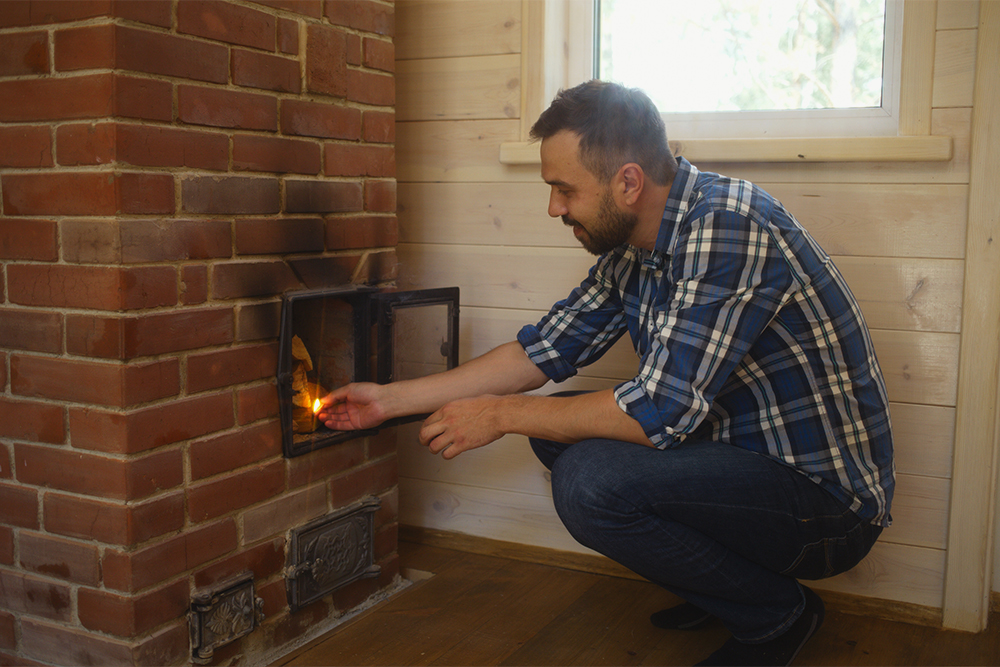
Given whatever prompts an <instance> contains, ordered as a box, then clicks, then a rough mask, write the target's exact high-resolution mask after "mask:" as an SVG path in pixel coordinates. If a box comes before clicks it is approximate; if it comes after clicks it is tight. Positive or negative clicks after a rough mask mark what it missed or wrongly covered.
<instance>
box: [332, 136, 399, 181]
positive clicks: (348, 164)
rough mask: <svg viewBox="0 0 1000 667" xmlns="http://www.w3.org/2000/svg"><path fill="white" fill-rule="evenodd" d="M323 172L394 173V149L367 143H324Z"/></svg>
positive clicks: (364, 174) (389, 175)
mask: <svg viewBox="0 0 1000 667" xmlns="http://www.w3.org/2000/svg"><path fill="white" fill-rule="evenodd" d="M323 173H324V174H326V175H327V176H375V177H392V176H395V175H396V151H395V150H394V149H393V147H392V146H384V145H378V146H371V145H368V144H326V145H325V146H324V147H323Z"/></svg>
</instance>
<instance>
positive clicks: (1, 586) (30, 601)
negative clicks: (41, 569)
mask: <svg viewBox="0 0 1000 667" xmlns="http://www.w3.org/2000/svg"><path fill="white" fill-rule="evenodd" d="M0 591H3V602H4V607H5V608H6V609H7V611H11V612H14V614H31V615H32V616H41V617H42V618H50V619H52V620H55V621H69V620H70V614H71V613H72V609H71V604H72V601H71V599H70V589H69V586H66V585H63V584H60V583H54V582H52V581H49V580H46V579H40V578H38V577H35V576H32V575H30V574H22V573H20V572H9V571H5V570H0ZM27 622H28V620H27V619H25V618H23V617H22V618H21V629H22V635H21V639H22V641H23V640H24V634H23V632H24V625H25V623H27ZM63 664H66V663H63Z"/></svg>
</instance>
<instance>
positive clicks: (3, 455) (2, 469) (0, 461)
mask: <svg viewBox="0 0 1000 667" xmlns="http://www.w3.org/2000/svg"><path fill="white" fill-rule="evenodd" d="M0 361H2V360H0ZM10 461H11V457H10V447H9V446H8V445H6V444H4V443H3V442H0V479H13V477H14V471H13V470H11V467H10Z"/></svg>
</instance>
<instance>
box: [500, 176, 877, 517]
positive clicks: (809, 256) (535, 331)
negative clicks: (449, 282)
mask: <svg viewBox="0 0 1000 667" xmlns="http://www.w3.org/2000/svg"><path fill="white" fill-rule="evenodd" d="M678 162H679V169H678V172H677V175H676V176H675V178H674V183H673V186H672V188H671V190H670V196H669V199H668V201H667V205H666V208H665V209H664V212H663V221H662V223H661V225H660V230H659V235H658V237H657V240H656V250H654V251H653V252H650V251H647V250H644V249H639V248H635V247H633V246H631V245H622V246H619V247H618V248H616V249H615V250H613V251H611V252H609V253H607V254H605V255H603V256H601V257H600V258H599V259H598V261H597V263H596V264H595V265H594V266H593V268H591V270H590V274H589V276H588V277H587V279H586V280H584V281H583V283H581V285H580V286H579V287H578V288H576V289H575V290H574V291H573V292H572V293H571V294H570V295H569V297H568V298H567V299H565V300H563V301H560V302H559V303H557V304H555V305H554V306H553V307H552V310H551V311H550V312H549V313H548V314H547V315H546V316H545V317H544V318H542V320H541V321H540V322H539V323H538V324H537V325H535V326H531V325H528V326H525V327H524V328H523V329H521V331H520V332H519V333H518V340H519V341H520V342H521V345H522V346H523V347H524V349H525V352H526V353H527V354H528V356H529V358H530V359H531V360H532V361H533V362H534V363H535V364H536V365H537V366H538V367H539V368H540V369H541V370H542V371H543V372H545V374H546V375H547V376H548V377H549V378H551V379H552V380H555V381H557V382H558V381H562V380H564V379H566V378H568V377H571V376H573V375H575V374H576V370H577V368H579V367H582V366H586V365H587V364H590V363H592V362H594V361H596V360H597V359H599V358H600V357H601V355H602V354H604V352H605V351H607V349H608V348H609V347H610V346H611V345H612V344H613V343H614V342H615V341H617V340H618V338H620V337H621V336H622V334H624V333H625V332H626V331H627V332H628V334H629V336H630V337H631V338H632V344H633V346H634V347H635V350H636V354H637V355H638V357H639V360H640V361H639V370H638V373H637V375H636V376H635V377H634V378H632V379H631V380H628V381H626V382H622V383H621V384H619V385H618V386H617V387H616V388H615V398H616V400H617V402H618V405H619V406H620V407H621V408H622V410H624V411H625V412H626V413H627V414H628V415H629V416H631V417H632V418H634V419H635V420H636V421H638V422H639V424H641V425H642V427H643V430H644V431H645V433H646V435H647V436H648V437H649V439H650V440H651V441H652V443H653V444H654V445H655V446H657V447H658V448H660V449H663V448H667V447H670V446H673V445H676V444H677V443H679V442H681V441H683V440H684V439H685V438H688V437H690V438H691V439H692V440H698V439H702V440H714V441H718V442H725V443H730V444H733V445H736V446H738V447H744V448H746V449H749V450H751V451H754V452H758V453H761V454H765V455H768V456H771V457H773V458H775V459H777V460H778V461H781V462H784V463H786V464H788V465H790V466H792V467H794V468H795V469H797V470H798V471H800V472H802V473H804V474H806V475H807V476H808V477H809V478H811V479H812V480H813V481H815V482H817V483H818V484H820V485H822V486H823V487H825V488H826V489H828V490H829V491H830V492H832V493H833V494H834V495H836V496H838V497H840V498H841V499H843V500H844V501H845V502H846V503H848V504H850V506H851V509H852V510H853V511H854V512H856V513H857V514H858V515H859V516H861V517H863V518H866V519H869V520H871V521H872V522H873V523H878V524H881V525H888V524H889V522H890V519H889V505H890V502H891V499H892V492H893V487H894V485H895V479H894V466H893V458H892V435H891V431H890V425H889V408H888V400H887V398H886V390H885V385H884V382H883V380H882V374H881V370H880V369H879V366H878V361H877V360H876V358H875V350H874V348H873V346H872V342H871V338H870V337H869V333H868V329H867V327H866V325H865V322H864V319H863V318H862V315H861V311H860V309H859V307H858V304H857V302H856V301H855V299H854V296H853V295H852V294H851V292H850V290H849V289H848V287H847V284H846V283H845V281H844V278H843V277H842V276H841V275H840V273H839V271H838V270H837V269H836V267H835V266H834V265H833V263H832V262H831V261H830V258H829V256H827V254H826V253H825V252H824V251H823V250H822V249H821V248H820V247H819V245H817V244H816V242H815V241H814V240H813V238H812V237H811V236H810V235H809V234H808V232H806V231H805V230H804V229H803V228H802V226H801V225H800V224H799V223H798V221H796V220H795V218H793V217H792V215H791V214H790V213H788V211H786V210H785V209H784V207H783V206H782V205H781V204H780V203H779V202H778V201H776V200H775V199H774V198H773V197H771V196H770V195H768V194H767V193H766V192H764V191H763V190H761V189H760V188H758V187H756V186H755V185H753V184H752V183H749V182H746V181H739V180H734V179H730V178H726V177H724V176H720V175H718V174H712V173H707V172H705V173H703V172H700V171H698V170H697V169H696V168H695V167H694V166H692V165H691V164H690V163H689V162H688V161H687V160H684V159H683V158H681V159H680V160H678Z"/></svg>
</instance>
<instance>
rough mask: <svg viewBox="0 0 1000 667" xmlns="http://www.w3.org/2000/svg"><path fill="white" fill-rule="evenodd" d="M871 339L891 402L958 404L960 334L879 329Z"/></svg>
mask: <svg viewBox="0 0 1000 667" xmlns="http://www.w3.org/2000/svg"><path fill="white" fill-rule="evenodd" d="M872 341H873V342H874V343H875V353H876V354H877V355H878V361H879V365H880V366H881V367H882V374H883V375H884V376H885V384H886V388H887V390H888V392H889V400H890V401H895V402H898V403H918V404H921V405H939V406H954V405H955V400H956V385H957V382H958V345H959V336H958V335H957V334H947V333H929V332H911V331H886V330H882V329H876V330H874V331H872Z"/></svg>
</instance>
